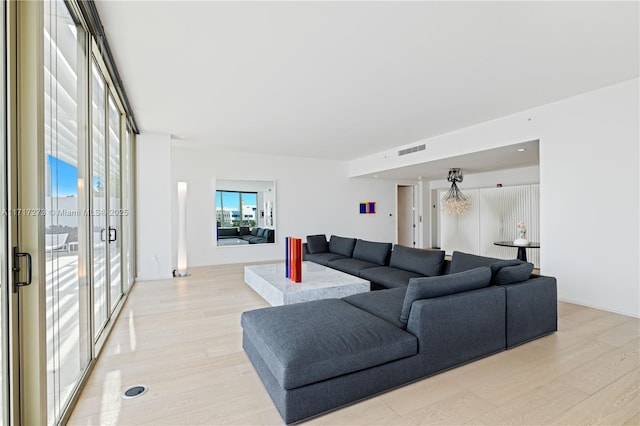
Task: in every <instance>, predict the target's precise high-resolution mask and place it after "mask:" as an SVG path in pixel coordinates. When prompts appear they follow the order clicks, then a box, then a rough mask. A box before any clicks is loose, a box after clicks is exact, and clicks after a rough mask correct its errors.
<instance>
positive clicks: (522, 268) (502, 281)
mask: <svg viewBox="0 0 640 426" xmlns="http://www.w3.org/2000/svg"><path fill="white" fill-rule="evenodd" d="M532 271H533V263H529V262H521V263H520V264H519V265H514V266H504V267H502V268H500V269H499V270H498V272H496V274H495V275H494V276H493V279H492V282H493V284H494V285H507V284H515V283H519V282H522V281H526V280H528V279H529V277H530V276H531V272H532Z"/></svg>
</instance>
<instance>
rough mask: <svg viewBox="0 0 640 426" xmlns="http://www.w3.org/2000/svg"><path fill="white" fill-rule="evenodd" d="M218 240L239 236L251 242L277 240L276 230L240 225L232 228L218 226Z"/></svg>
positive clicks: (271, 241)
mask: <svg viewBox="0 0 640 426" xmlns="http://www.w3.org/2000/svg"><path fill="white" fill-rule="evenodd" d="M217 232H218V236H217V237H218V240H226V239H230V238H238V239H241V240H245V241H247V242H248V243H249V244H264V243H273V242H275V230H273V229H268V228H258V227H256V228H253V229H251V230H249V227H248V226H239V227H231V228H218V231H217Z"/></svg>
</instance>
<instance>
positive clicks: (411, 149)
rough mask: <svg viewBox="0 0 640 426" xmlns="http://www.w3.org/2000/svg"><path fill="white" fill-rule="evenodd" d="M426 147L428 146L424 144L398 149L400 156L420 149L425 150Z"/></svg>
mask: <svg viewBox="0 0 640 426" xmlns="http://www.w3.org/2000/svg"><path fill="white" fill-rule="evenodd" d="M426 148H427V146H426V145H425V144H422V145H416V146H412V147H411V148H406V149H401V150H400V151H398V157H401V156H403V155H407V154H413V153H414V152H418V151H424V150H425V149H426Z"/></svg>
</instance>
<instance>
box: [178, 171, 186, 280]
mask: <svg viewBox="0 0 640 426" xmlns="http://www.w3.org/2000/svg"><path fill="white" fill-rule="evenodd" d="M187 275H188V274H187V182H178V265H177V267H176V277H186V276H187Z"/></svg>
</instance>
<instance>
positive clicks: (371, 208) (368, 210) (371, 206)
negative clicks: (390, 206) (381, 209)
mask: <svg viewBox="0 0 640 426" xmlns="http://www.w3.org/2000/svg"><path fill="white" fill-rule="evenodd" d="M375 212H376V203H375V202H374V201H367V202H363V203H360V214H373V213H375Z"/></svg>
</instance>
